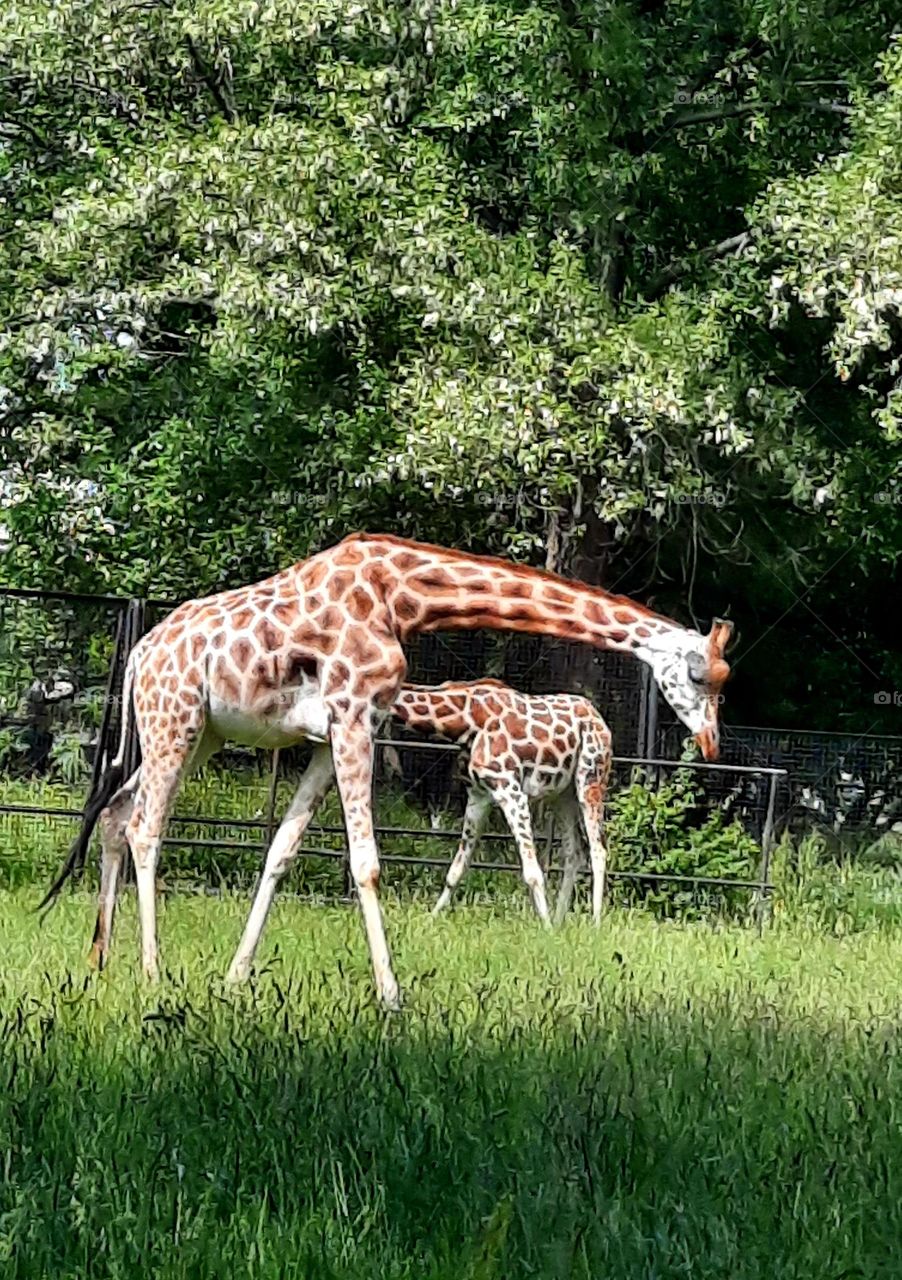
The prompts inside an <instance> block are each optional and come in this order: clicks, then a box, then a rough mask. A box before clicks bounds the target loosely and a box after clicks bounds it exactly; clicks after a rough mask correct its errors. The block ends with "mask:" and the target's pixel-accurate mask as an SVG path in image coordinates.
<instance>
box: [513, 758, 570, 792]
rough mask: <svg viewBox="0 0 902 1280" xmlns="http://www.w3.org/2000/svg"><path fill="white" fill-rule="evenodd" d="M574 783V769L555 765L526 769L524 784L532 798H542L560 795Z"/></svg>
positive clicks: (525, 790) (525, 789) (524, 788)
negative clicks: (555, 766)
mask: <svg viewBox="0 0 902 1280" xmlns="http://www.w3.org/2000/svg"><path fill="white" fill-rule="evenodd" d="M572 783H573V770H572V769H568V768H566V767H564V768H554V767H549V766H546V767H544V768H543V767H541V766H539V767H535V768H532V769H528V770H525V771H524V774H523V779H522V786H523V790H524V792H525V793H526V795H527V796H529V798H530V800H541V799H543V798H547V797H548V796H557V795H560V793H561V792H562V791H566V789H567V788H568V787H569V786H571V785H572Z"/></svg>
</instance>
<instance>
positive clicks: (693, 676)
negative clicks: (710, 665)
mask: <svg viewBox="0 0 902 1280" xmlns="http://www.w3.org/2000/svg"><path fill="white" fill-rule="evenodd" d="M686 666H687V668H688V670H689V679H690V680H691V681H692V683H693V684H699V685H703V684H704V683H705V677H706V676H707V670H706V667H705V660H704V658H703V657H702V655H701V654H700V653H690V654H689V657H688V658H687V659H686Z"/></svg>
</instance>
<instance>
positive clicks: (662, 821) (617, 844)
mask: <svg viewBox="0 0 902 1280" xmlns="http://www.w3.org/2000/svg"><path fill="white" fill-rule="evenodd" d="M607 808H608V820H607V823H606V838H607V841H608V844H609V848H610V850H611V854H612V857H611V868H612V870H623V871H640V872H643V873H645V874H651V875H679V876H705V877H707V876H710V877H712V878H716V879H720V878H724V879H730V878H732V879H737V880H748V879H754V878H755V876H756V875H757V872H758V864H759V862H760V858H761V850H760V848H759V846H758V845H757V844H756V843H755V841H754V840H753V839H752V837H751V836H750V835H748V833H747V832H746V831H745V829H744V827H743V826H742V824H741V823H740V822H739V821H738V820H733V821H729V820H728V818H727V815H726V814H725V812H724V810H723V809H721V808H712V809H709V808H707V806H706V805H705V802H704V800H703V799H702V798H701V796H700V794H699V790H698V787H697V785H696V783H695V781H694V779H693V775H692V771H691V770H689V769H679V770H676V771H675V772H674V773H673V775H672V776H671V777H670V778H669V779H668V780H667V781H665V782H661V783H660V784H659V785H656V786H652V785H650V781H649V780H647V779H643V778H641V777H640V778H637V779H635V780H634V781H633V783H632V784H631V785H630V786H629V787H625V788H622V789H619V790H617V791H615V792H614V794H613V795H612V797H611V799H610V801H609V803H608V806H607ZM626 884H627V886H628V887H627V888H626V889H623V888H621V887H620V886H618V889H617V891H616V896H617V897H618V898H620V897H623V898H625V899H626V901H628V902H641V903H643V904H645V905H646V906H648V907H651V908H652V909H653V910H654V911H655V912H657V913H658V914H662V915H668V916H670V915H675V914H680V915H687V914H688V915H693V914H697V913H698V912H699V911H701V910H705V909H708V908H710V907H711V906H713V905H717V906H719V907H721V908H724V907H726V908H732V909H739V908H741V907H742V906H743V905H745V904H746V903H747V902H748V892H747V891H745V890H734V889H726V888H722V889H718V888H713V887H712V888H700V887H690V886H686V885H679V884H667V883H666V882H660V883H659V882H654V881H645V882H643V881H638V882H629V881H628V882H626Z"/></svg>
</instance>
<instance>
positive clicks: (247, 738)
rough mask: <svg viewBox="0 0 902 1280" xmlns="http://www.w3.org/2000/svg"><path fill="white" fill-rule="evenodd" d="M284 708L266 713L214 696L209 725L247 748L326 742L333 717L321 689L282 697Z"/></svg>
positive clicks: (299, 691) (231, 740)
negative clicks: (305, 741) (308, 740)
mask: <svg viewBox="0 0 902 1280" xmlns="http://www.w3.org/2000/svg"><path fill="white" fill-rule="evenodd" d="M279 701H280V705H279V707H278V708H277V709H276V710H274V711H268V712H267V713H266V714H263V713H262V712H256V711H254V710H252V709H249V708H247V707H236V706H234V705H232V704H230V703H228V702H226V701H225V700H224V699H222V698H217V697H215V696H214V697H211V699H210V710H209V717H208V718H209V723H210V726H211V728H213V729H214V730H215V732H216V733H217V734H218V735H219V736H220V737H221V738H224V739H225V740H226V741H228V742H240V743H241V745H242V746H245V747H290V746H292V745H293V744H294V743H296V742H302V741H303V740H304V739H310V740H311V741H313V742H326V741H327V740H328V737H329V726H330V723H331V717H330V714H329V710H328V708H327V706H326V704H325V702H324V701H323V699H322V697H321V696H320V694H319V691H318V690H312V689H311V690H309V691H307V690H298V691H294V692H292V693H290V694H282V696H281V698H280V699H279Z"/></svg>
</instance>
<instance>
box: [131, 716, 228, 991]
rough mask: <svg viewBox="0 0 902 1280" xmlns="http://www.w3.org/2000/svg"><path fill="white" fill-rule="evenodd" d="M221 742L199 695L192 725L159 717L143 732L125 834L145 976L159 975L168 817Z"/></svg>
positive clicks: (190, 720) (154, 976) (189, 722)
mask: <svg viewBox="0 0 902 1280" xmlns="http://www.w3.org/2000/svg"><path fill="white" fill-rule="evenodd" d="M146 739H149V740H146ZM220 745H221V740H220V739H219V738H217V737H216V736H215V735H213V734H212V733H208V732H205V731H204V721H203V711H202V709H201V707H200V703H199V700H198V702H197V703H196V704H195V705H194V706H193V707H191V708H190V711H189V717H188V723H187V724H184V723H183V722H182V721H179V722H178V723H173V722H169V721H168V718H167V719H165V720H164V719H163V718H162V717H161V718H160V719H159V720H157V721H155V722H154V724H153V726H152V729H151V731H150V732H149V734H147V735H146V736H145V734H144V733H142V735H141V752H142V756H143V763H142V765H141V777H140V780H139V783H138V788H137V792H136V794H135V802H134V807H133V809H132V814H131V817H130V818H129V820H128V824H127V826H126V829H125V834H126V839H127V840H128V844H129V848H130V849H131V854H132V860H133V862H134V864H135V882H136V884H137V887H138V912H139V915H140V918H141V962H142V967H143V969H144V973H145V976H146V977H148V978H150V979H155V978H156V977H157V976H158V964H157V926H156V869H157V860H158V858H159V856H160V846H161V844H162V842H163V835H164V833H165V830H166V822H167V820H168V818H169V814H170V812H171V810H172V806H173V804H174V803H175V797H176V795H177V794H178V789H179V786H180V785H181V782H182V779H183V778H184V777H185V775H186V774H187V773H188V772H189V771H190V770H191V769H192V768H197V767H199V765H200V764H201V763H202V762H203V761H204V760H205V759H207V758H208V757H209V756H210V755H212V753H213V752H214V751H216V750H217V749H218V747H219V746H220Z"/></svg>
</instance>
